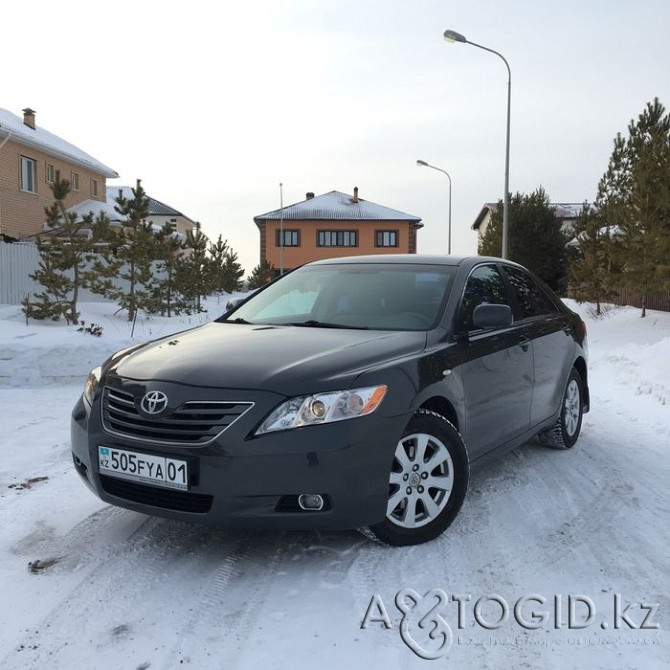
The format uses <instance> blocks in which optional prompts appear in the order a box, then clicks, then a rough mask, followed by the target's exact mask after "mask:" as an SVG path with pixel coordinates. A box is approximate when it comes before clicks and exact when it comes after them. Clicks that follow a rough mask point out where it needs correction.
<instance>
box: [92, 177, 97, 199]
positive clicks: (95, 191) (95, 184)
mask: <svg viewBox="0 0 670 670" xmlns="http://www.w3.org/2000/svg"><path fill="white" fill-rule="evenodd" d="M91 195H98V181H97V179H91Z"/></svg>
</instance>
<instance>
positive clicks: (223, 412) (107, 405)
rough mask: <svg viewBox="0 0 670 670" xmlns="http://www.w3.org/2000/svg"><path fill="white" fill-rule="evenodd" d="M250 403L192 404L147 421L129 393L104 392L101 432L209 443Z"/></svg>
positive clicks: (171, 442) (148, 438)
mask: <svg viewBox="0 0 670 670" xmlns="http://www.w3.org/2000/svg"><path fill="white" fill-rule="evenodd" d="M252 405H253V403H250V402H219V401H205V400H192V401H188V402H185V403H183V404H182V405H180V406H179V407H177V409H175V410H174V411H173V412H172V413H170V414H169V415H168V416H161V417H151V418H149V417H147V416H145V415H143V414H142V413H141V412H140V411H139V410H138V409H137V405H136V403H135V398H134V396H133V395H132V393H128V392H126V391H120V390H119V389H113V388H109V387H107V388H105V390H104V393H103V396H102V420H103V425H104V428H105V430H106V431H107V432H108V433H112V434H114V435H120V436H122V437H130V438H133V439H135V440H144V441H147V442H160V443H162V444H192V445H194V446H195V445H201V444H207V443H208V442H211V441H212V440H213V439H214V438H215V437H216V436H217V435H218V434H219V433H221V432H222V431H224V430H225V429H226V428H228V426H230V425H231V424H232V423H233V421H235V420H236V419H238V418H239V417H240V416H242V414H244V413H245V412H246V411H247V410H248V409H249V408H250V407H251V406H252Z"/></svg>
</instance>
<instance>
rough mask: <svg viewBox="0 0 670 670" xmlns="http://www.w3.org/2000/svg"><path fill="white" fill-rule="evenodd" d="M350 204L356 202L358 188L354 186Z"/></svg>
mask: <svg viewBox="0 0 670 670" xmlns="http://www.w3.org/2000/svg"><path fill="white" fill-rule="evenodd" d="M351 202H358V186H354V197H353V198H352V199H351Z"/></svg>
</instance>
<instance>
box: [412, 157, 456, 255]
mask: <svg viewBox="0 0 670 670" xmlns="http://www.w3.org/2000/svg"><path fill="white" fill-rule="evenodd" d="M416 164H417V165H420V166H421V167H429V168H432V169H433V170H437V171H438V172H441V173H442V174H446V175H447V179H448V180H449V227H448V234H447V254H448V255H449V256H450V255H451V177H450V176H449V173H448V172H447V171H446V170H443V169H442V168H439V167H435V166H434V165H430V164H428V163H426V161H422V160H420V159H419V160H418V161H417V162H416Z"/></svg>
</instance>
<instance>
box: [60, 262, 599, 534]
mask: <svg viewBox="0 0 670 670" xmlns="http://www.w3.org/2000/svg"><path fill="white" fill-rule="evenodd" d="M588 406H589V392H588V377H587V364H586V329H585V326H584V323H583V322H582V320H581V319H580V318H579V316H577V315H576V314H575V313H573V312H572V311H570V310H569V309H568V308H567V307H566V306H565V305H564V304H563V303H562V302H561V301H560V300H559V299H558V298H557V297H556V296H555V295H554V294H553V293H552V292H551V291H550V290H549V289H548V288H547V287H546V286H545V285H544V284H543V283H542V282H541V281H539V280H538V279H537V278H536V277H534V276H533V275H532V274H531V273H530V272H528V271H527V270H525V269H524V268H523V267H521V266H519V265H516V264H514V263H511V262H507V261H503V260H500V259H498V258H484V257H470V258H457V257H452V256H449V257H432V256H417V255H406V256H389V255H385V256H374V257H372V256H371V257H355V258H338V259H332V260H326V261H318V262H314V263H309V264H307V265H304V266H302V267H300V268H298V269H297V270H295V271H293V272H291V273H289V274H286V275H284V276H283V277H281V278H279V279H278V280H276V281H274V282H273V283H271V284H269V285H268V286H266V287H265V288H264V289H262V290H260V291H258V292H257V293H255V294H254V295H253V296H251V297H250V298H248V299H247V300H245V301H243V302H242V303H241V304H239V305H237V306H235V307H234V308H233V309H232V310H231V311H229V312H228V313H226V314H225V315H224V316H222V317H221V318H219V319H217V320H216V321H214V322H212V323H210V324H208V325H205V326H200V327H198V328H193V329H191V330H187V331H184V332H182V333H178V334H176V335H171V336H170V337H166V338H163V339H160V340H156V341H154V342H150V343H148V344H141V345H138V346H136V347H132V348H130V349H126V350H123V351H120V352H118V353H116V354H114V355H113V356H112V357H111V358H109V359H108V360H107V361H105V363H103V364H102V366H100V367H98V368H96V369H95V370H93V371H92V372H91V374H90V376H89V379H88V381H87V384H86V388H85V390H84V393H83V395H82V397H81V399H80V400H79V401H78V403H77V404H76V406H75V408H74V411H73V414H72V451H73V458H74V464H75V468H76V470H77V472H78V473H79V474H80V475H81V477H82V479H83V480H84V482H85V483H86V484H87V485H88V486H89V487H90V488H91V489H92V490H93V491H94V492H95V493H96V494H97V495H98V496H100V498H102V500H104V501H106V502H108V503H111V504H114V505H119V506H122V507H126V508H128V509H132V510H137V511H139V512H143V513H145V514H153V515H160V516H165V517H172V518H175V519H182V520H197V521H204V522H207V523H213V524H217V525H227V526H244V527H252V526H255V527H281V528H295V529H300V528H305V529H306V528H320V529H351V528H360V529H363V530H364V532H365V533H366V534H367V535H369V536H374V537H375V538H377V539H379V540H381V541H383V542H385V543H387V544H391V545H407V544H417V543H420V542H425V541H427V540H430V539H433V538H435V537H437V536H438V535H439V534H440V533H442V532H443V531H444V530H445V528H447V526H448V525H449V524H450V523H451V522H452V521H453V519H454V517H455V516H456V514H457V513H458V511H459V509H460V507H461V504H462V503H463V499H464V497H465V493H466V490H467V486H468V478H469V473H470V467H471V466H475V465H477V464H479V463H481V462H483V461H484V460H486V459H488V458H490V457H492V456H495V455H497V454H500V453H503V452H505V451H507V450H509V449H512V448H514V447H517V446H519V445H521V444H523V443H524V442H526V441H527V440H529V439H530V438H532V437H534V436H536V435H540V437H541V439H542V440H544V441H545V442H546V443H547V444H549V445H551V446H555V447H559V448H567V447H571V446H572V445H573V444H574V443H575V442H576V440H577V437H578V436H579V432H580V428H581V422H582V414H583V412H585V411H588Z"/></svg>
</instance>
